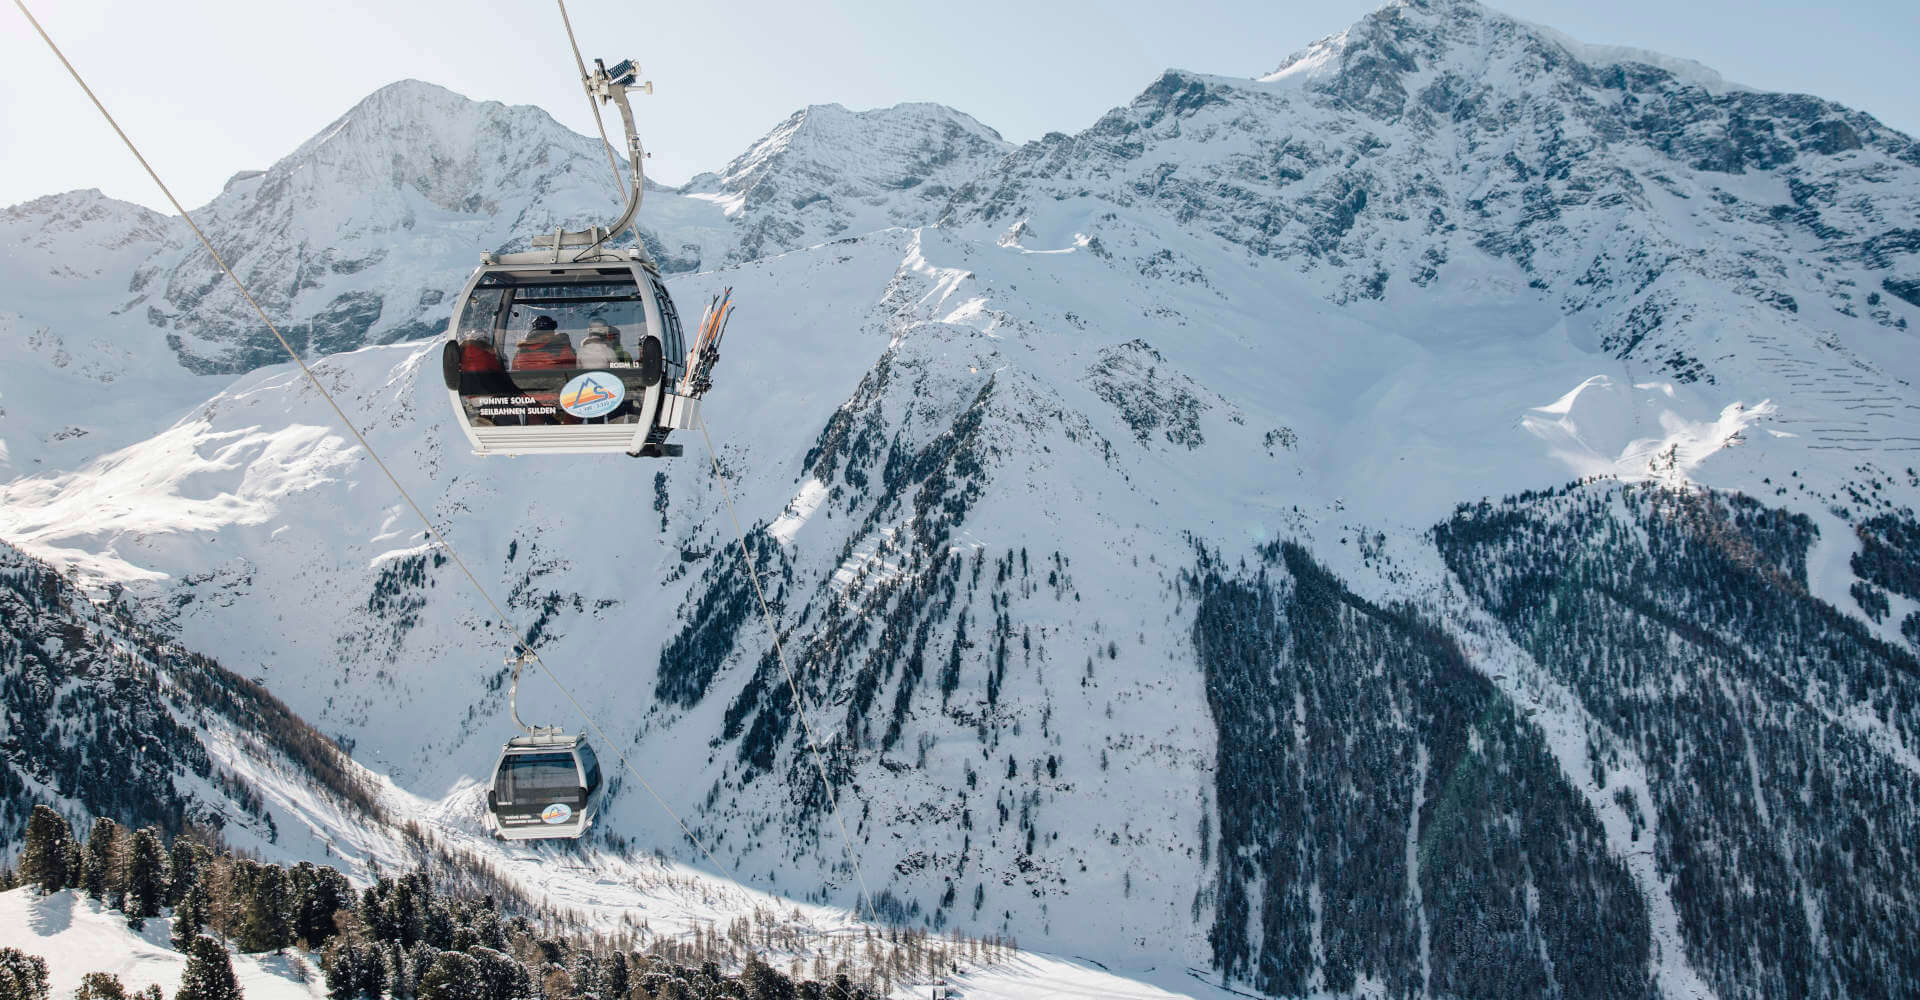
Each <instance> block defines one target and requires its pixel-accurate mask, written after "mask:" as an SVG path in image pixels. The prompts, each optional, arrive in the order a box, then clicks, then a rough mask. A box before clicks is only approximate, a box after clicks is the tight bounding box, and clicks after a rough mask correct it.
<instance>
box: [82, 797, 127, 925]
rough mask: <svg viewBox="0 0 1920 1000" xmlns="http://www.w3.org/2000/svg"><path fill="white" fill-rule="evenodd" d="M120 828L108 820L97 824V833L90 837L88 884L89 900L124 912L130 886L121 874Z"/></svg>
mask: <svg viewBox="0 0 1920 1000" xmlns="http://www.w3.org/2000/svg"><path fill="white" fill-rule="evenodd" d="M122 839H123V838H122V837H121V832H120V824H118V823H115V822H114V821H113V820H110V819H108V818H107V817H105V816H102V817H100V818H99V819H96V820H94V821H93V829H92V830H90V831H89V832H88V833H87V850H86V859H85V861H84V862H83V864H84V865H85V866H86V867H85V874H84V881H85V888H86V890H87V896H88V897H89V898H92V899H105V900H107V901H108V905H110V906H112V907H113V908H114V909H116V910H118V909H123V908H124V907H125V903H126V888H127V883H126V879H125V876H124V875H123V874H122V871H121V864H120V855H121V853H122V852H121V844H120V841H121V840H122Z"/></svg>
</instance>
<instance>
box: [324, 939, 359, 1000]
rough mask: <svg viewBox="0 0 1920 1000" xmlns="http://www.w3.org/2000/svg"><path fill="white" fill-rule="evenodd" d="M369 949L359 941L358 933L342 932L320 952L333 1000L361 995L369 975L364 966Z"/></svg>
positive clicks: (329, 993)
mask: <svg viewBox="0 0 1920 1000" xmlns="http://www.w3.org/2000/svg"><path fill="white" fill-rule="evenodd" d="M367 959H368V955H367V949H366V948H364V947H362V946H361V945H360V943H359V941H358V935H354V934H342V935H340V936H339V937H336V938H334V939H333V941H332V943H330V944H328V945H327V949H326V950H325V951H323V952H321V954H320V966H321V968H322V969H324V970H326V973H327V996H329V997H332V998H333V1000H353V998H354V997H357V996H360V995H361V984H362V983H364V982H365V981H366V978H367V975H366V970H365V968H364V966H365V965H366V963H367Z"/></svg>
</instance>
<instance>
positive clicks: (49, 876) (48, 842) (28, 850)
mask: <svg viewBox="0 0 1920 1000" xmlns="http://www.w3.org/2000/svg"><path fill="white" fill-rule="evenodd" d="M72 841H73V828H72V827H70V826H68V825H67V818H66V817H65V816H62V815H60V814H59V813H57V812H54V811H53V810H52V809H51V808H49V807H47V806H40V805H37V806H34V807H33V815H32V817H30V818H29V819H28V820H27V837H26V844H25V845H24V847H23V849H22V850H21V852H20V880H21V881H23V882H26V883H28V884H29V885H33V886H35V887H37V888H38V889H39V890H40V893H41V895H51V894H53V893H56V892H59V891H60V890H62V889H65V888H66V887H67V885H68V884H69V883H68V879H69V878H70V877H71V871H72V869H71V868H70V867H69V866H68V860H69V857H70V852H69V850H68V848H69V847H71V846H72Z"/></svg>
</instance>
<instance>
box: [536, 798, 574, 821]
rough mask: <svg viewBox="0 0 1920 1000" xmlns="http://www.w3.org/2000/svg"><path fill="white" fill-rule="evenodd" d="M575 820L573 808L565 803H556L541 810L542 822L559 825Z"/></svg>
mask: <svg viewBox="0 0 1920 1000" xmlns="http://www.w3.org/2000/svg"><path fill="white" fill-rule="evenodd" d="M572 818H573V808H572V807H571V806H569V805H567V804H566V803H565V802H555V803H554V804H553V805H550V806H548V807H546V808H545V809H542V810H540V822H542V823H547V824H551V825H556V826H557V825H559V824H561V823H565V822H566V821H567V820H570V819H572Z"/></svg>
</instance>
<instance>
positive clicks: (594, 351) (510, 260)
mask: <svg viewBox="0 0 1920 1000" xmlns="http://www.w3.org/2000/svg"><path fill="white" fill-rule="evenodd" d="M568 235H571V234H568ZM588 252H589V253H591V254H592V256H591V257H590V258H589V259H587V260H576V259H572V258H574V257H575V256H577V251H575V250H572V249H564V250H562V251H559V252H556V251H553V250H542V251H534V252H529V253H517V254H503V255H499V256H492V255H489V256H488V257H487V258H485V262H484V263H483V264H482V265H481V266H480V267H479V268H478V269H476V270H475V271H474V273H473V277H472V278H470V279H468V281H467V286H466V289H465V290H464V291H463V292H461V295H460V298H459V299H458V301H457V303H456V307H455V309H454V315H453V319H452V322H451V324H450V326H449V328H448V331H447V333H448V343H447V345H446V347H445V349H444V356H443V359H442V374H443V375H444V377H445V380H446V385H447V392H448V395H449V397H450V398H451V400H452V402H453V412H454V418H455V420H456V421H457V422H458V423H459V425H460V429H461V431H462V432H463V433H464V434H465V435H466V437H467V440H468V441H469V442H470V443H471V444H472V445H473V450H474V453H475V454H479V455H524V454H582V453H595V452H624V453H626V454H629V455H636V456H647V457H659V456H663V455H671V454H676V453H677V452H678V450H679V449H678V448H676V447H673V446H669V445H668V444H667V435H668V434H670V433H672V432H673V431H675V430H684V429H688V428H691V427H693V426H695V421H696V420H697V418H698V416H699V412H700V400H699V398H698V397H697V395H695V394H693V393H692V392H691V391H689V390H688V389H687V388H686V387H685V385H684V383H685V381H686V374H687V373H686V365H687V351H686V345H685V342H684V337H683V335H682V333H681V329H680V317H679V314H678V313H677V312H676V311H675V310H674V307H673V299H672V298H671V297H670V296H669V295H668V294H667V289H666V286H665V285H664V284H663V283H662V282H661V280H660V275H659V274H658V273H657V272H656V271H655V270H654V268H653V266H652V264H651V263H650V262H648V261H646V260H645V259H643V258H642V257H640V256H639V255H638V254H637V253H631V254H622V253H616V252H613V251H611V250H603V249H599V248H597V247H594V248H589V251H588Z"/></svg>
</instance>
